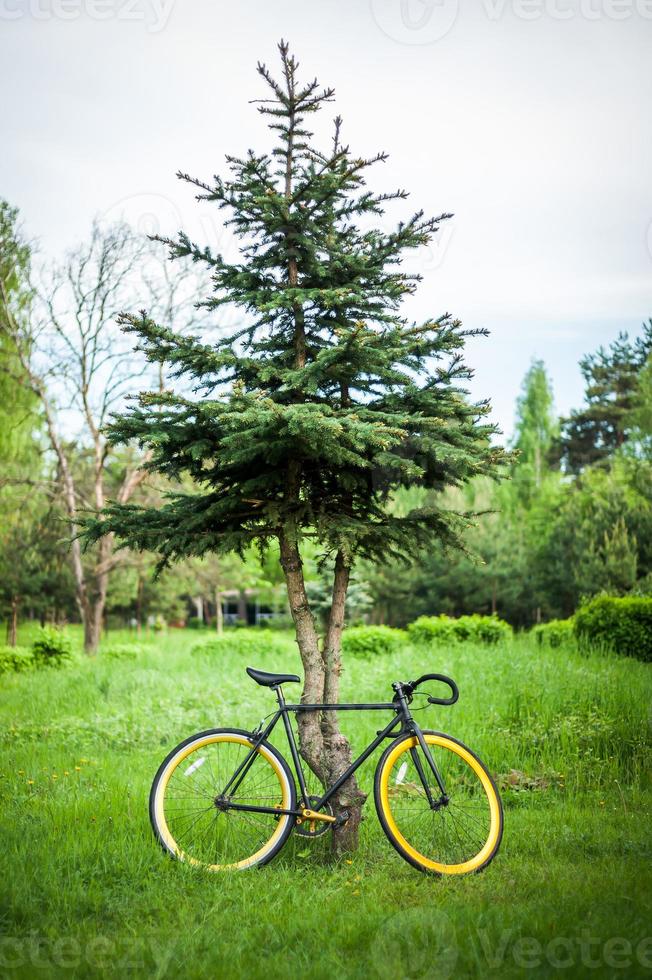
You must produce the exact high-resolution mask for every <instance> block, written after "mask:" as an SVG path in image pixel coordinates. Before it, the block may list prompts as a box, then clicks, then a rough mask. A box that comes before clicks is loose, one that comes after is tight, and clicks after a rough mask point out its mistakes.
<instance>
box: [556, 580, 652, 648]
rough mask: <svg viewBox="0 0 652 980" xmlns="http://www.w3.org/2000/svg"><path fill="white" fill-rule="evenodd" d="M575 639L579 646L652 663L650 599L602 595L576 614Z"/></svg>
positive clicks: (651, 603) (651, 602)
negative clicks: (596, 647) (592, 646)
mask: <svg viewBox="0 0 652 980" xmlns="http://www.w3.org/2000/svg"><path fill="white" fill-rule="evenodd" d="M574 620H575V627H574V631H575V636H576V637H577V639H578V640H579V642H580V643H582V644H601V645H603V646H605V647H608V648H609V649H611V650H614V651H615V652H616V653H620V654H623V655H624V656H628V657H636V658H637V659H638V660H644V661H647V662H650V661H652V599H648V598H644V597H642V596H624V597H623V598H616V597H615V596H608V595H602V596H597V597H596V598H595V599H591V601H590V602H587V603H586V604H585V605H583V606H580V608H579V609H578V610H577V612H576V613H575V617H574Z"/></svg>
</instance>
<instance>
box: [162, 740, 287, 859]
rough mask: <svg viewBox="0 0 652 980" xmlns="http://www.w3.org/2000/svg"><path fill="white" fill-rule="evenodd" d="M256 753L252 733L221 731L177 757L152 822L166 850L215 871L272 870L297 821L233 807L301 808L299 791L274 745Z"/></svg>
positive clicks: (167, 768)
mask: <svg viewBox="0 0 652 980" xmlns="http://www.w3.org/2000/svg"><path fill="white" fill-rule="evenodd" d="M252 750H254V745H253V742H252V739H251V734H250V733H249V732H245V731H241V730H240V729H237V728H230V729H227V728H214V729H211V730H210V731H207V732H199V734H197V735H192V736H191V737H190V738H187V739H186V740H185V742H181V744H180V745H177V747H176V748H175V749H173V750H172V752H170V754H169V755H168V756H167V758H166V759H164V761H163V762H162V763H161V766H160V768H159V770H158V772H157V773H156V776H155V777H154V782H153V784H152V789H151V793H150V797H149V815H150V820H151V822H152V827H153V829H154V833H155V835H156V837H157V839H158V841H159V843H160V844H161V845H162V847H163V848H164V850H166V851H167V852H168V853H169V854H171V855H172V856H173V857H175V858H178V859H179V860H180V861H186V862H187V863H188V864H192V865H195V866H196V867H201V868H204V869H206V870H208V871H223V870H227V869H244V868H251V867H254V866H255V865H260V864H266V863H267V862H268V861H271V859H272V858H273V857H274V855H275V854H277V853H278V852H279V851H280V849H281V848H282V847H283V844H284V843H285V841H286V840H287V838H288V835H289V834H290V832H291V830H292V827H293V826H294V819H295V818H294V817H293V816H291V815H290V814H284V813H278V814H277V813H265V812H262V813H261V812H258V811H256V810H255V809H253V810H249V809H246V810H244V809H232V808H230V806H229V804H230V803H233V804H236V805H237V806H240V807H243V806H247V807H250V806H251V807H265V808H278V809H280V810H294V809H295V807H296V787H295V785H294V780H293V778H292V774H291V772H290V769H289V767H288V765H287V762H286V761H285V759H284V758H283V756H282V755H281V754H280V753H279V752H277V750H276V749H275V748H274V747H273V746H272V745H270V744H269V743H267V742H262V743H261V744H260V745H258V746H257V747H256V749H255V750H254V751H253V755H252ZM241 766H242V769H241V771H240V773H239V775H238V776H237V777H236V778H235V780H231V777H232V776H233V775H234V774H235V773H237V772H238V770H239V768H240V767H241ZM230 782H232V784H231V785H229V783H230Z"/></svg>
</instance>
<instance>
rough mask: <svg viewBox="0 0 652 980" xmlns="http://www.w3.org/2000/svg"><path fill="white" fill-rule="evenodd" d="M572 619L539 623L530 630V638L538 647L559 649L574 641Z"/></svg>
mask: <svg viewBox="0 0 652 980" xmlns="http://www.w3.org/2000/svg"><path fill="white" fill-rule="evenodd" d="M573 625H574V624H573V618H572V617H571V618H570V619H551V620H550V622H549V623H539V624H538V625H537V626H534V627H533V628H532V631H531V633H532V636H533V638H534V639H535V640H536V641H537V643H538V644H539V646H543V647H561V646H565V645H566V644H567V643H569V642H571V641H572V640H573V639H574V633H573Z"/></svg>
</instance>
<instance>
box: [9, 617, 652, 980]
mask: <svg viewBox="0 0 652 980" xmlns="http://www.w3.org/2000/svg"><path fill="white" fill-rule="evenodd" d="M118 639H120V640H121V641H124V640H125V636H120V637H115V636H112V637H111V641H112V642H113V641H115V640H118ZM198 639H199V637H198V635H197V633H192V634H190V633H189V632H186V633H180V632H179V633H175V632H170V633H168V634H167V635H158V636H152V637H150V638H147V637H144V638H140V642H141V643H142V645H143V646H142V649H141V650H140V651H139V652H138V655H137V657H136V659H134V660H120V661H116V660H112V659H110V658H108V657H106V656H104V655H103V654H102V652H100V654H99V655H98V656H97V657H96V658H92V659H87V658H83V657H81V655H79V656H78V659H76V661H75V663H74V665H73V666H71V667H68V668H62V669H61V670H54V669H47V670H42V671H39V672H34V673H31V674H25V675H16V676H9V677H7V676H6V677H4V678H3V679H2V681H1V683H2V687H1V688H0V698H1V706H2V707H1V710H2V721H3V725H2V731H1V733H0V738H1V743H0V750H1V763H0V770H1V773H2V775H1V776H0V805H1V807H2V818H1V819H2V837H3V848H2V852H1V854H2V857H1V860H2V870H3V872H4V873H3V875H2V882H1V884H0V889H1V890H2V910H3V911H2V928H3V931H4V939H3V940H1V941H0V974H3V975H4V973H5V972H6V974H7V975H8V976H17V977H30V978H32V977H33V976H35V975H38V976H47V975H52V976H58V975H65V976H75V977H76V976H79V977H81V976H98V975H99V976H116V977H122V976H125V975H129V976H132V975H133V976H147V977H151V976H168V977H184V978H185V977H222V976H224V977H226V976H229V977H252V976H253V977H259V976H260V977H263V976H271V977H275V976H286V975H287V974H288V973H292V974H297V973H299V972H302V973H304V974H310V975H311V976H312V977H328V978H329V980H332V978H335V977H350V976H355V977H357V976H365V977H368V976H382V977H385V976H386V977H401V976H424V977H425V976H455V977H458V976H461V977H464V976H478V977H484V976H489V975H495V976H501V977H504V976H514V977H516V976H519V977H520V976H523V975H527V976H533V977H534V976H549V975H551V974H552V973H555V972H556V971H557V970H562V969H563V970H564V971H565V973H566V975H567V976H573V977H575V976H583V975H586V976H593V977H595V976H601V975H604V976H623V977H624V976H627V977H629V976H639V975H640V976H646V975H649V974H650V971H649V970H647V968H646V967H645V963H644V957H643V953H641V952H640V951H638V952H637V950H638V947H639V945H640V943H641V942H642V940H643V939H645V937H646V935H648V934H649V933H650V932H651V931H652V930H650V928H649V922H650V921H651V916H650V906H649V880H650V861H649V858H650V830H649V827H650V815H649V811H650V801H651V799H652V787H651V785H650V772H651V771H652V755H651V748H650V713H649V712H650V707H649V706H650V702H651V697H650V695H651V693H652V680H651V675H650V668H649V666H648V665H645V664H641V663H637V662H635V661H630V660H628V659H626V658H618V657H615V656H609V655H600V654H591V655H582V654H580V653H578V652H576V651H573V650H559V649H556V650H555V649H553V650H542V649H541V648H540V647H537V646H535V645H534V644H532V643H530V642H529V641H528V640H527V639H523V638H517V639H515V640H514V641H513V642H511V643H507V644H504V645H499V646H497V647H491V648H487V647H479V646H466V645H465V646H456V647H455V648H450V649H437V650H434V649H431V650H429V651H428V650H423V649H421V648H419V649H416V648H410V647H405V648H403V649H401V650H399V651H397V652H395V653H393V654H391V655H390V656H388V657H386V658H385V657H383V658H377V659H375V660H363V659H355V658H349V662H348V663H347V665H346V670H345V672H344V674H343V677H342V698H343V699H345V700H385V699H387V698H388V695H389V694H390V693H391V687H390V685H391V681H392V680H396V679H410V678H412V677H415V676H418V674H420V673H424V672H426V671H440V672H444V673H450V674H451V676H453V677H454V678H455V680H456V681H457V682H458V684H459V687H460V700H459V702H458V704H457V705H455V706H454V707H452V708H436V707H429V708H428V710H424V711H422V712H420V713H419V714H418V715H416V717H417V718H418V720H419V722H420V724H422V726H423V727H428V728H433V729H438V730H444V731H448V732H450V733H451V734H453V735H456V736H457V737H459V738H461V739H462V740H463V741H464V742H466V743H467V744H469V745H470V746H471V747H472V748H474V749H476V751H478V753H479V754H480V755H481V757H483V758H484V760H485V761H486V762H487V764H488V765H489V768H490V769H491V770H492V772H493V773H495V774H496V776H497V778H498V780H499V783H500V785H501V788H502V792H503V796H504V801H505V807H506V830H505V838H504V845H503V849H502V851H501V853H500V855H499V857H498V858H497V859H496V861H495V862H494V863H493V864H492V865H491V867H490V868H489V869H488V870H487V871H486V872H485V873H484V874H483V875H480V876H476V877H471V878H468V879H462V880H456V881H453V880H447V881H440V880H436V879H430V878H426V877H423V876H420V875H419V874H418V873H417V872H416V871H414V870H413V869H411V868H410V867H409V866H408V865H406V864H404V863H403V862H402V861H401V859H400V858H399V857H398V855H396V854H395V852H394V851H393V850H392V849H391V848H390V846H389V844H388V842H387V841H386V840H385V838H384V837H383V835H382V832H381V831H380V828H379V827H378V824H377V820H376V817H375V814H374V812H373V802H372V801H371V800H370V801H369V803H368V805H367V808H366V810H367V819H366V820H365V821H364V823H363V826H362V833H361V848H360V851H359V852H358V853H357V854H356V855H355V856H353V857H351V858H350V859H349V861H345V860H343V861H341V862H339V863H337V864H333V863H332V862H331V861H330V859H329V852H328V837H327V836H326V837H325V838H322V839H319V840H316V841H314V842H310V841H306V840H305V839H304V838H301V837H292V838H291V839H290V843H289V845H288V846H287V848H286V849H285V850H284V851H283V852H282V854H281V855H280V856H279V858H277V859H276V860H275V861H274V862H272V864H270V865H269V866H268V867H267V868H264V869H260V870H258V871H255V872H251V873H243V874H227V875H224V876H222V875H219V876H207V875H205V874H202V873H195V872H193V871H192V869H189V868H186V867H183V866H180V865H178V864H176V863H174V862H170V861H168V860H165V859H164V857H163V855H162V854H161V853H160V852H159V850H158V849H157V847H156V846H155V844H154V842H153V840H152V836H151V833H150V830H149V826H148V821H147V806H146V802H147V793H148V790H149V785H150V782H151V779H152V777H153V774H154V772H155V770H156V767H157V765H158V763H159V762H160V760H161V758H162V757H163V756H164V755H165V753H166V752H167V751H168V750H169V748H171V747H172V746H173V745H174V744H175V743H176V742H178V741H179V740H180V739H182V738H184V737H185V736H187V735H188V734H191V733H192V732H193V731H196V730H199V729H202V728H206V727H211V726H214V725H229V724H231V725H237V726H239V727H244V728H247V727H251V726H254V725H256V724H257V722H258V721H259V720H260V718H261V717H262V716H263V715H265V714H267V713H269V712H270V711H272V710H273V707H274V702H273V695H270V692H269V691H266V690H263V689H261V688H259V687H258V686H256V685H255V684H254V683H253V682H252V681H250V680H249V679H248V677H247V676H246V674H245V672H244V668H245V666H246V665H247V664H248V663H253V664H254V665H255V666H260V667H262V668H267V669H272V670H283V671H286V670H287V671H296V670H299V668H300V663H299V658H298V654H297V651H296V647H295V644H294V642H293V640H292V638H291V637H290V636H289V635H288V636H285V637H284V638H283V640H282V641H281V642H280V645H279V642H278V639H277V638H276V637H275V651H274V652H273V653H270V652H269V650H266V634H265V633H264V632H262V631H261V633H260V653H259V654H258V655H255V656H254V655H247V656H243V655H241V654H237V653H234V652H232V651H231V652H228V651H225V652H220V653H219V654H208V653H205V654H202V653H197V652H195V653H193V652H191V647H192V646H193V645H195V644H196V643H197V641H198ZM78 647H79V644H78ZM290 691H291V688H290V687H289V686H288V688H287V689H286V695H289V694H290ZM298 693H299V691H298V689H297V690H296V694H297V696H298ZM417 700H418V699H415V702H414V705H413V707H415V708H416V707H419V705H418V704H417ZM341 720H342V724H343V727H345V728H346V730H347V732H348V733H349V734H350V736H351V740H352V742H353V746H354V750H355V749H361V748H362V747H363V745H364V744H365V742H367V741H369V740H370V739H371V738H372V737H373V735H374V733H375V731H376V730H377V728H378V723H379V720H380V719H379V716H378V715H377V714H366V715H363V714H357V713H356V714H352V713H351V714H342V715H341ZM275 741H276V742H277V744H278V745H279V747H280V748H282V749H283V738H282V737H281V736H280V735H279V737H277V738H275ZM373 770H374V763H373V760H370V761H369V762H368V763H367V764H366V766H365V768H364V769H363V770H362V784H363V787H364V788H365V789H366V790H367V791H368V792H369V791H370V790H371V787H372V781H373ZM586 930H588V932H589V933H590V934H591V936H593V937H594V938H595V939H596V944H594V947H592V949H593V954H592V955H594V959H596V963H597V966H590V965H587V963H585V962H583V957H584V958H585V959H586V956H585V953H584V952H583V949H584V948H583V947H582V945H581V943H582V936H583V935H584V932H585V931H586ZM391 937H394V938H393V939H392V938H391ZM406 937H409V940H410V941H409V942H408V941H407V938H406ZM556 937H561V938H563V939H566V940H567V941H568V942H567V945H566V947H563V948H562V947H560V948H559V950H557V952H555V950H556V949H557V947H555V946H554V940H555V938H556ZM618 937H624V938H625V939H626V941H627V942H628V943H630V945H631V955H630V956H629V966H628V967H627V968H626V969H625V968H621V967H612V966H610V963H611V960H612V959H613V958H614V955H615V954H613V950H612V946H613V943H612V944H611V946H609V942H610V941H611V940H612V939H614V938H618ZM519 939H531V940H532V941H533V942H535V943H538V944H539V945H540V947H541V953H540V955H539V962H538V965H534V966H528V967H525V966H523V962H524V961H523V956H522V955H521V954H522V952H523V949H525V948H526V947H521V946H519V944H518V940H519ZM66 942H67V943H68V946H66ZM3 943H4V945H3ZM551 943H552V944H553V945H552V946H551V945H550V944H551ZM501 944H502V945H501ZM569 944H570V945H569ZM549 947H550V948H549ZM532 948H534V946H532ZM564 948H566V950H567V953H568V950H571V952H570V953H568V955H567V959H568V957H570V958H571V960H572V964H571V966H569V967H566V968H563V967H562V966H559V964H558V963H557V960H556V959H555V957H556V956H557V953H559V956H560V957H561V959H562V960H563V949H564ZM614 948H615V947H614ZM641 949H643V951H644V947H641ZM526 958H527V957H526ZM536 958H537V957H536V956H534V955H533V956H532V957H531V960H532V962H534V960H535V959H536ZM558 958H559V957H558ZM129 961H132V965H131V966H130V965H129ZM39 963H40V964H41V965H39ZM556 964H557V965H556ZM447 970H448V971H449V972H447ZM39 971H40V972H39ZM619 971H620V972H619Z"/></svg>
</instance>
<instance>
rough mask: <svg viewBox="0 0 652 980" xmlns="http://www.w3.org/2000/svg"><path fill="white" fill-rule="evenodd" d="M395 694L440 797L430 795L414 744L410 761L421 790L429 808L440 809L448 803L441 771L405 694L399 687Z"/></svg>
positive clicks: (405, 725)
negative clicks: (419, 781)
mask: <svg viewBox="0 0 652 980" xmlns="http://www.w3.org/2000/svg"><path fill="white" fill-rule="evenodd" d="M396 696H397V700H398V703H399V704H400V706H401V708H402V712H403V719H404V720H403V724H404V727H405V728H407V729H408V730H409V731H411V732H412V734H413V735H415V736H416V738H417V741H418V743H419V747H420V748H421V751H422V752H423V754H424V755H425V757H426V761H427V763H428V767H429V768H430V770H431V772H432V774H433V776H434V777H435V781H436V783H437V787H438V788H439V792H440V794H441V795H440V797H439V799H435V798H434V797H433V795H432V791H431V789H430V781H429V779H428V776H427V774H426V771H425V770H424V767H423V762H422V761H421V757H420V755H419V752H418V750H417V747H416V745H415V746H413V747H412V748H411V749H410V756H411V757H412V761H413V763H414V768H415V769H416V771H417V773H418V775H419V779H420V780H421V785H422V786H423V791H424V793H425V794H426V798H427V800H428V803H429V804H430V809H431V810H440V809H441V808H442V807H443V806H446V805H447V804H448V801H449V796H448V794H447V792H446V787H445V785H444V780H443V778H442V775H441V773H440V772H439V769H438V768H437V764H436V762H435V760H434V759H433V757H432V752H431V751H430V748H429V746H428V743H427V742H426V740H425V738H424V737H423V732H422V731H421V729H420V728H419V726H418V725H417V723H416V721H415V720H414V718H413V717H412V715H411V714H410V709H409V708H408V705H407V701H406V699H405V695H404V694H403V692H402V691H401V690H400V688H399V689H397V691H396Z"/></svg>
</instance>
